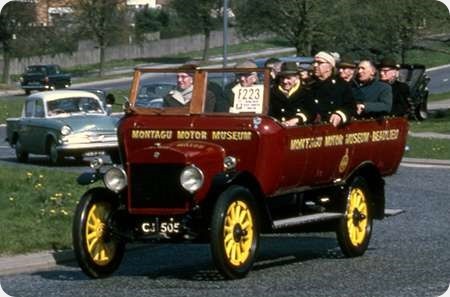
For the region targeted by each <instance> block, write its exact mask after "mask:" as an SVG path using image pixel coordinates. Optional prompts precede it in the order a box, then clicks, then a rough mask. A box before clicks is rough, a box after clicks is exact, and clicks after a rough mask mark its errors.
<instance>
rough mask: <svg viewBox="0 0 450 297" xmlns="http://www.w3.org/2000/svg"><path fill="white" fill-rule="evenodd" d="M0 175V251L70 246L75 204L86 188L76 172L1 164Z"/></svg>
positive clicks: (16, 251) (55, 248) (12, 252)
mask: <svg viewBox="0 0 450 297" xmlns="http://www.w3.org/2000/svg"><path fill="white" fill-rule="evenodd" d="M0 176H1V179H0V189H2V191H1V192H0V226H1V228H0V238H1V239H2V240H0V254H2V255H5V254H19V253H26V252H32V251H38V250H52V249H53V250H59V249H67V248H70V247H71V246H72V241H71V235H72V232H71V226H72V217H73V213H74V210H75V206H76V205H77V203H78V200H79V198H80V197H81V195H82V193H83V192H84V191H86V189H87V188H86V187H85V186H80V185H78V184H77V183H76V177H77V176H78V174H77V173H68V172H63V171H58V173H57V174H55V172H54V171H52V170H50V169H26V168H21V167H17V166H9V165H7V166H4V165H2V166H1V167H0Z"/></svg>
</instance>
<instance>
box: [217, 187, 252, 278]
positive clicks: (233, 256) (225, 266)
mask: <svg viewBox="0 0 450 297" xmlns="http://www.w3.org/2000/svg"><path fill="white" fill-rule="evenodd" d="M258 245H259V222H258V213H257V207H256V204H255V200H254V198H253V195H252V194H251V193H250V192H249V191H248V190H247V189H245V188H243V187H241V186H231V187H230V188H228V189H227V190H225V191H224V192H223V193H222V194H221V195H220V197H219V199H218V200H217V202H216V205H215V206H214V210H213V215H212V221H211V252H212V256H213V260H214V263H215V265H216V267H217V269H218V270H219V271H220V273H221V274H222V275H223V276H224V277H226V278H229V279H236V278H242V277H244V276H245V275H247V273H248V272H249V271H250V270H251V268H252V267H253V263H254V261H255V258H256V253H257V250H258Z"/></svg>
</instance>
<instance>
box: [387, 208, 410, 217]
mask: <svg viewBox="0 0 450 297" xmlns="http://www.w3.org/2000/svg"><path fill="white" fill-rule="evenodd" d="M404 212H405V210H404V209H399V208H397V209H394V208H386V209H385V210H384V216H385V217H393V216H396V215H399V214H401V213H404Z"/></svg>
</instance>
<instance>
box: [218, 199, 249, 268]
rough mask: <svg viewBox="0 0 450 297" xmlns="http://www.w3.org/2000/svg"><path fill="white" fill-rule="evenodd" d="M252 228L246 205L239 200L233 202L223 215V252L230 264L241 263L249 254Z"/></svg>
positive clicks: (236, 264) (237, 264)
mask: <svg viewBox="0 0 450 297" xmlns="http://www.w3.org/2000/svg"><path fill="white" fill-rule="evenodd" d="M253 228H254V227H253V218H252V214H251V212H250V210H249V209H248V205H247V204H246V203H245V202H243V201H241V200H237V201H235V202H233V203H232V204H231V205H230V206H229V207H228V210H227V213H226V215H225V223H224V229H223V237H224V246H225V253H226V255H227V258H228V260H229V262H230V264H231V265H234V266H239V265H242V264H243V263H245V261H247V259H248V257H249V256H250V250H251V246H252V242H253Z"/></svg>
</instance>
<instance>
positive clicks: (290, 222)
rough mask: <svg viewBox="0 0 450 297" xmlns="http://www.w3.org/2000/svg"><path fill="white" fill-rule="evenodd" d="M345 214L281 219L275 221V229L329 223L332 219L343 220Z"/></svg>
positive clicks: (318, 214)
mask: <svg viewBox="0 0 450 297" xmlns="http://www.w3.org/2000/svg"><path fill="white" fill-rule="evenodd" d="M343 216H344V214H342V213H339V212H322V213H316V214H311V215H304V216H299V217H294V218H288V219H281V220H275V221H273V229H275V230H276V229H282V228H287V227H294V226H300V225H306V224H310V223H315V222H321V221H327V220H332V219H339V218H342V217H343Z"/></svg>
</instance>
